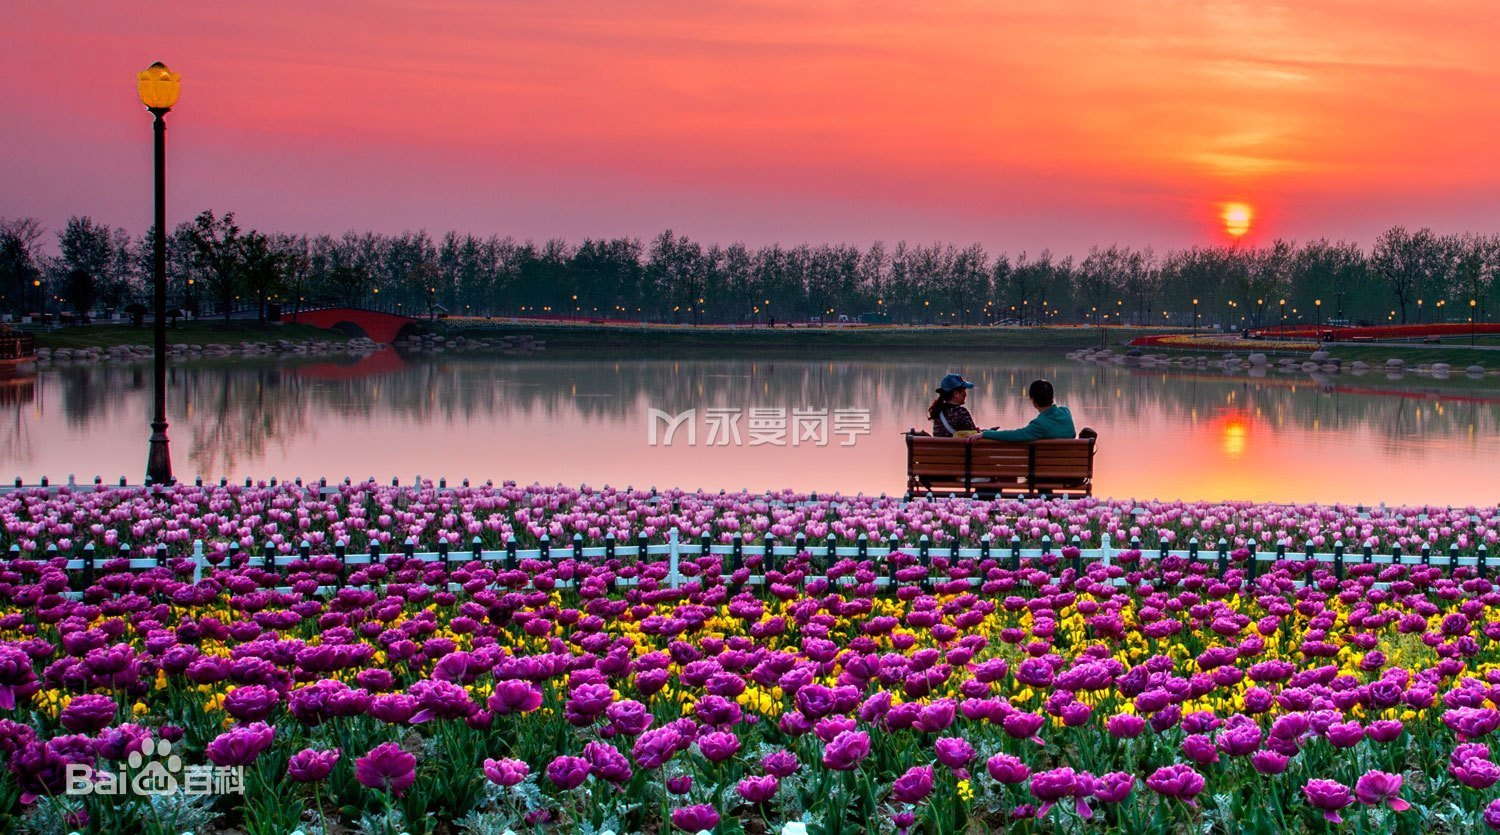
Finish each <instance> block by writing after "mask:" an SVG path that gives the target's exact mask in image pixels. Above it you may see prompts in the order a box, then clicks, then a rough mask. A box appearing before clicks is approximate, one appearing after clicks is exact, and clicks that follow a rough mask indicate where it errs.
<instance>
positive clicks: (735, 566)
mask: <svg viewBox="0 0 1500 835" xmlns="http://www.w3.org/2000/svg"><path fill="white" fill-rule="evenodd" d="M744 567H745V535H744V534H742V533H740V532H739V531H735V532H734V539H731V540H730V541H729V571H730V573H733V572H736V571H739V570H740V569H741V568H744Z"/></svg>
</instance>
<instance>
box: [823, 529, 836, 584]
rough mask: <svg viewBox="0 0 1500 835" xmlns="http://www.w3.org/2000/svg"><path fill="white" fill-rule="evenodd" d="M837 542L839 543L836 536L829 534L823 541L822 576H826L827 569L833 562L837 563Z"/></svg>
mask: <svg viewBox="0 0 1500 835" xmlns="http://www.w3.org/2000/svg"><path fill="white" fill-rule="evenodd" d="M838 541H839V538H838V537H837V536H834V535H833V534H831V533H830V534H829V535H828V536H827V538H825V539H824V540H823V546H824V547H823V573H824V574H827V573H828V567H829V566H831V565H833V564H834V562H836V561H837V557H838Z"/></svg>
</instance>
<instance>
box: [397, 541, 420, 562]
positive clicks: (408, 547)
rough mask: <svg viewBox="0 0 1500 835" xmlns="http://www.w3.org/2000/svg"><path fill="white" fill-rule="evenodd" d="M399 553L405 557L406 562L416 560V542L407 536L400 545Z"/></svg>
mask: <svg viewBox="0 0 1500 835" xmlns="http://www.w3.org/2000/svg"><path fill="white" fill-rule="evenodd" d="M401 553H402V554H403V555H405V556H406V559H407V560H412V559H415V558H416V556H417V540H416V538H415V537H410V536H408V537H407V538H406V541H405V542H403V543H401Z"/></svg>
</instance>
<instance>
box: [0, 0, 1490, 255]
mask: <svg viewBox="0 0 1500 835" xmlns="http://www.w3.org/2000/svg"><path fill="white" fill-rule="evenodd" d="M1497 43H1500V13H1497V12H1496V10H1495V7H1494V5H1493V4H1492V3H1490V2H1483V0H1472V1H1470V0H1438V1H1437V2H1426V3H1421V4H1413V3H1409V2H1396V0H1358V1H1356V0H1337V1H1336V0H1299V2H1296V3H1286V4H1280V5H1276V4H1270V3H1259V2H1256V3H1250V2H1246V3H1230V2H1187V1H1186V0H1181V1H1179V0H1155V1H1154V2H1144V1H1142V2H1136V1H1135V0H1116V1H1114V2H1083V0H1074V1H1073V2H1046V3H1019V2H1003V3H1002V2H983V3H981V2H945V3H918V2H905V3H882V2H813V1H812V0H796V2H756V3H748V2H711V3H703V2H685V1H684V2H676V1H675V0H674V1H673V2H668V1H667V0H652V1H651V2H628V3H621V2H564V3H545V2H526V3H519V2H508V3H507V2H495V1H494V0H446V2H421V3H411V2H400V3H395V2H390V3H386V2H346V1H342V0H326V1H324V2H317V3H303V2H296V3H293V2H256V3H246V4H225V3H187V2H157V3H153V4H151V5H150V6H149V11H147V10H146V7H142V6H140V5H138V4H125V3H83V4H72V3H32V2H20V3H11V4H8V5H7V8H6V22H5V25H4V28H3V30H0V68H3V69H4V71H5V73H6V76H7V77H9V78H11V79H12V86H11V92H10V93H9V94H8V98H9V101H8V102H7V106H6V116H5V118H4V119H3V120H0V143H3V147H4V149H5V152H4V154H0V216H7V217H14V216H18V215H34V216H36V217H39V218H41V220H42V221H43V222H44V223H45V224H46V225H47V226H48V227H49V228H50V229H54V230H55V229H57V228H59V227H60V226H61V225H62V223H63V221H64V220H66V218H67V217H68V216H69V215H71V214H87V215H91V216H93V217H94V218H95V219H96V220H100V221H103V222H106V223H110V224H113V225H123V226H126V227H128V228H130V229H131V231H132V232H136V233H139V232H141V231H144V229H145V227H146V226H147V225H148V224H149V222H150V213H151V167H150V166H151V155H150V150H151V146H150V139H151V131H150V116H149V114H147V113H146V112H145V111H144V110H143V109H142V107H141V105H140V103H139V102H138V101H137V100H136V97H135V89H134V87H135V74H136V73H137V72H139V71H140V70H142V69H144V68H145V67H146V66H147V65H148V64H150V63H151V62H152V61H157V60H160V61H163V62H165V63H166V64H168V65H169V66H170V67H171V68H172V69H173V70H175V71H178V72H180V73H181V74H182V78H183V82H182V98H181V100H180V102H179V103H178V106H177V109H176V110H174V111H173V113H172V114H171V115H170V116H169V117H168V125H169V129H168V156H169V177H168V188H169V193H168V213H169V218H170V220H171V222H172V223H174V224H175V223H176V222H180V221H182V220H186V219H188V218H190V217H191V216H192V215H193V214H196V213H197V212H198V211H200V210H202V209H205V208H212V209H215V210H216V211H225V210H233V211H234V212H236V213H237V215H238V216H239V217H240V218H241V220H242V223H243V224H244V225H246V226H251V227H255V228H259V229H261V230H264V231H271V230H280V231H291V232H309V233H314V232H324V231H326V232H331V233H335V234H337V233H341V232H343V231H344V230H346V229H358V230H365V229H372V230H376V231H382V232H399V231H402V230H404V229H418V228H425V229H427V230H428V231H429V232H431V233H433V234H434V235H439V234H441V233H442V232H443V231H445V230H449V229H454V230H458V231H462V232H474V233H479V234H485V235H488V234H490V233H499V234H502V235H505V234H509V235H514V236H516V237H518V238H526V237H531V238H537V239H543V238H548V237H565V238H568V239H570V240H573V241H577V240H579V239H581V238H583V237H585V236H589V237H600V236H616V235H632V236H642V237H649V236H651V235H653V234H655V233H656V232H658V231H660V230H662V229H664V228H668V227H670V228H672V229H674V230H676V231H677V232H679V233H684V234H687V235H690V236H692V237H694V238H698V239H701V240H706V241H720V242H724V243H728V242H731V241H735V240H741V241H744V242H746V243H748V244H751V245H759V244H765V243H770V242H773V241H781V242H783V243H801V242H804V241H806V242H812V243H818V242H823V241H829V242H841V241H842V242H848V243H853V244H858V245H861V246H864V245H867V244H869V242H871V241H873V240H876V239H881V240H885V241H888V242H894V241H896V240H901V239H905V240H908V241H932V240H944V241H952V242H955V243H959V244H965V243H969V242H975V241H977V242H980V243H983V244H985V245H986V246H987V247H990V248H991V249H992V250H996V251H998V250H1006V251H1010V252H1012V253H1015V252H1019V251H1021V250H1023V249H1024V250H1030V251H1037V250H1040V249H1042V248H1044V247H1050V248H1052V249H1053V250H1054V251H1057V252H1061V253H1075V254H1082V253H1083V252H1084V251H1085V250H1086V249H1087V247H1088V246H1089V245H1090V244H1095V243H1097V244H1104V245H1107V244H1110V243H1121V244H1129V245H1135V246H1144V245H1153V246H1155V247H1157V248H1158V249H1164V248H1172V247H1181V246H1187V245H1191V244H1195V243H1221V242H1224V241H1226V240H1228V235H1227V234H1226V230H1225V220H1224V214H1225V206H1226V205H1228V204H1232V203H1237V204H1243V205H1244V206H1246V207H1249V209H1250V211H1251V213H1252V219H1251V221H1250V231H1249V233H1248V235H1247V236H1246V239H1247V240H1249V241H1252V242H1255V241H1263V240H1267V239H1269V238H1272V237H1277V236H1280V237H1288V238H1295V239H1299V240H1301V239H1306V238H1309V237H1320V236H1327V237H1330V238H1344V239H1349V240H1354V241H1358V242H1360V243H1361V244H1363V245H1366V246H1368V245H1369V243H1370V242H1371V241H1372V240H1373V239H1374V237H1375V236H1376V234H1378V233H1379V232H1380V231H1381V230H1383V229H1385V228H1386V227H1389V226H1391V225H1395V224H1403V225H1407V226H1413V227H1418V226H1431V227H1432V228H1433V229H1435V230H1437V231H1440V232H1453V231H1464V230H1472V231H1484V232H1495V231H1500V142H1497V141H1496V136H1497V135H1500V92H1497V91H1500V49H1497V46H1496V44H1497Z"/></svg>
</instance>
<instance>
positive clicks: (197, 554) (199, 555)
mask: <svg viewBox="0 0 1500 835" xmlns="http://www.w3.org/2000/svg"><path fill="white" fill-rule="evenodd" d="M207 564H208V560H206V559H204V558H203V540H201V539H195V540H193V585H195V586H196V585H197V584H198V583H199V582H200V581H202V579H203V566H205V565H207Z"/></svg>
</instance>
